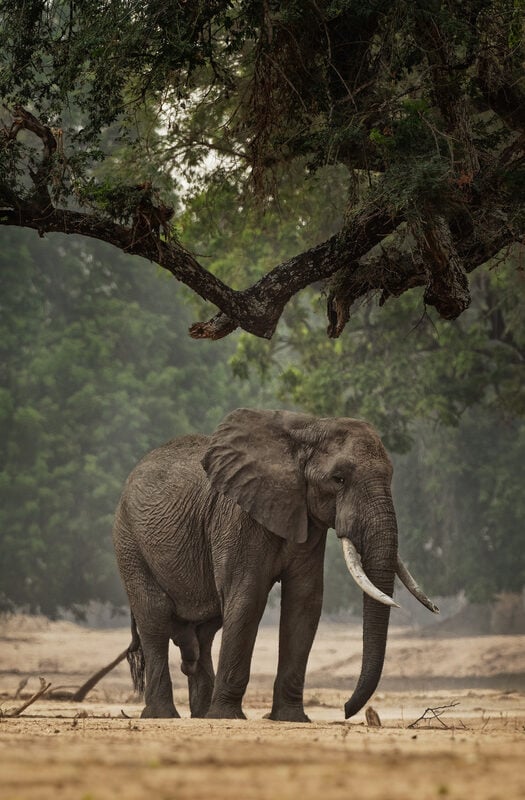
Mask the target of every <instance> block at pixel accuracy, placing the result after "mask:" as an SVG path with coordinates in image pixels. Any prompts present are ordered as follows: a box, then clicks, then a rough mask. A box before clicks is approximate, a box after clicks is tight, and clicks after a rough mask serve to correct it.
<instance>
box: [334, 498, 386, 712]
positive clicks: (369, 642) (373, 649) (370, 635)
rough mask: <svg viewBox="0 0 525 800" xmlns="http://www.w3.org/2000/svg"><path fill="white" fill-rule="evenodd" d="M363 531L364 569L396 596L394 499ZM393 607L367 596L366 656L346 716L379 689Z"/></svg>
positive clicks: (365, 622) (364, 641)
mask: <svg viewBox="0 0 525 800" xmlns="http://www.w3.org/2000/svg"><path fill="white" fill-rule="evenodd" d="M381 506H382V508H381V510H380V512H379V513H377V514H376V515H375V517H372V520H373V521H372V523H371V524H370V525H368V526H367V528H366V530H364V531H363V539H362V542H363V546H362V563H363V569H364V571H365V573H366V575H367V576H368V578H369V579H370V581H371V582H372V584H373V585H374V586H375V587H377V589H379V591H380V592H383V593H384V594H385V595H388V596H389V597H392V594H393V590H394V578H395V574H396V565H397V524H396V518H395V513H394V508H393V505H392V503H391V501H390V502H389V503H388V504H386V507H385V504H384V503H381ZM389 618H390V606H388V605H385V604H384V602H378V600H376V599H373V598H372V597H370V596H369V595H368V594H364V595H363V658H362V664H361V674H360V675H359V679H358V682H357V686H356V688H355V690H354V693H353V695H352V697H351V698H350V699H349V700H348V701H347V703H346V704H345V717H346V719H348V718H349V717H351V716H353V715H354V714H356V713H357V712H358V711H359V710H360V709H361V708H363V706H364V705H365V703H366V702H367V701H368V700H369V698H370V697H371V696H372V694H373V693H374V691H375V690H376V688H377V684H378V683H379V679H380V678H381V673H382V671H383V662H384V658H385V649H386V640H387V634H388V623H389Z"/></svg>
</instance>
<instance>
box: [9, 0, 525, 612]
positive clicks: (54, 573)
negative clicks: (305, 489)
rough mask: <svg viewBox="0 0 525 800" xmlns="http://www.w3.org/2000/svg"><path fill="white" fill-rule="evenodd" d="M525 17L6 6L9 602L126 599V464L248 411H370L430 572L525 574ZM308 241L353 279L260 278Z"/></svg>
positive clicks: (511, 10)
mask: <svg viewBox="0 0 525 800" xmlns="http://www.w3.org/2000/svg"><path fill="white" fill-rule="evenodd" d="M101 9H104V13H102V11H101ZM283 9H284V10H283ZM407 9H408V10H409V13H408V10H407ZM523 9H524V6H523V2H522V1H521V0H497V1H496V0H479V2H478V1H477V0H476V2H474V1H472V2H468V3H459V2H458V3H455V2H448V3H440V2H437V0H435V1H434V0H418V2H417V3H414V4H408V5H404V4H403V3H402V2H395V3H384V2H381V1H380V0H373V1H372V0H370V2H366V3H363V2H361V1H360V2H355V0H340V2H337V3H335V2H328V1H326V2H325V1H323V2H319V3H316V2H312V3H306V4H305V3H295V2H294V3H290V4H286V8H285V7H284V4H279V3H276V2H262V3H261V2H259V1H258V0H243V2H227V1H226V0H216V2H214V3H192V4H187V3H173V4H168V5H167V4H165V3H155V2H153V3H149V4H147V5H146V6H144V4H142V5H139V4H134V3H131V4H127V3H126V2H121V0H111V2H110V1H109V0H108V2H107V3H105V4H103V5H101V4H99V3H97V2H88V1H87V0H86V2H83V3H82V4H77V3H68V2H65V0H56V2H50V3H41V2H38V0H31V2H20V3H18V2H15V3H13V2H10V3H2V2H0V13H1V15H2V23H3V24H2V27H1V29H0V44H1V45H2V50H1V51H0V57H1V58H0V67H1V68H0V89H1V92H2V97H3V98H4V101H5V104H4V107H3V109H2V111H1V114H2V115H3V116H2V126H1V130H0V134H1V136H0V144H1V145H2V147H1V148H0V150H1V152H0V155H1V158H0V178H1V181H0V189H1V191H0V201H1V203H0V223H1V224H2V228H1V239H0V244H1V246H0V549H1V553H2V558H1V560H0V606H1V607H2V608H4V609H9V608H12V607H25V608H27V609H29V610H30V611H32V612H36V611H41V612H43V613H45V614H49V615H56V614H57V613H59V612H60V609H65V608H76V609H77V610H78V609H80V608H81V607H82V606H83V605H84V604H85V603H87V602H88V601H90V600H93V599H96V600H100V601H103V602H111V603H114V604H120V603H122V602H123V601H124V597H123V593H122V589H121V588H120V583H119V580H118V577H117V573H116V567H115V562H114V557H113V552H112V545H111V522H112V515H113V510H114V508H115V505H116V503H117V500H118V496H119V492H120V490H121V487H122V484H123V481H124V480H125V477H126V475H127V474H128V472H129V471H130V469H131V468H132V467H133V466H134V464H135V463H136V461H137V460H138V459H139V458H140V457H141V456H142V455H143V454H144V453H145V452H147V451H148V450H149V449H150V448H152V447H154V446H156V445H158V444H160V443H162V442H164V441H165V440H167V439H169V438H171V437H173V436H177V435H181V434H184V433H187V432H189V431H195V430H198V431H203V432H209V431H211V430H213V428H214V426H215V425H216V424H217V423H218V422H219V421H220V419H221V418H222V417H223V416H224V414H226V413H227V412H228V411H229V410H231V409H232V408H235V407H237V406H241V405H245V406H248V405H249V406H263V407H275V406H283V407H284V406H285V407H287V408H292V409H298V410H304V411H308V412H311V413H314V414H320V415H325V416H328V415H334V416H337V415H345V416H354V417H362V418H365V419H367V420H369V421H370V422H372V423H373V424H374V425H375V426H376V427H377V429H378V431H379V432H380V434H381V436H382V438H383V440H384V442H385V445H386V446H387V448H388V450H389V452H390V453H391V455H392V457H393V460H394V465H395V479H394V495H395V503H396V508H397V514H398V521H399V528H400V541H401V550H402V555H403V558H404V559H405V560H406V561H407V563H409V564H410V568H411V570H412V571H413V572H414V573H415V574H417V575H418V577H419V578H420V579H421V582H422V583H423V585H424V587H425V591H426V592H428V593H432V594H436V595H440V596H443V595H454V594H457V593H458V592H463V593H465V596H466V597H467V599H468V600H469V601H470V602H488V601H491V600H493V599H494V598H495V597H496V596H497V595H498V594H499V593H502V592H509V593H514V594H516V595H518V594H519V593H521V592H522V590H523V586H524V584H525V550H524V548H523V544H522V537H523V519H524V518H525V493H524V492H523V479H522V465H523V463H524V461H525V424H524V420H523V418H524V413H525V398H524V395H523V364H524V361H525V325H524V316H525V310H524V303H523V294H524V285H525V264H524V249H523V244H520V243H519V242H520V241H521V238H522V232H523V216H524V208H525V205H524V195H523V186H524V185H525V172H524V167H523V163H524V160H525V154H524V147H523V143H524V142H525V138H524V137H523V135H522V132H523V130H522V129H523V122H524V120H523V109H524V108H525V104H524V103H523V86H522V84H523ZM115 31H117V33H115ZM349 41H350V42H352V43H353V44H352V47H349V46H348V42H349ZM438 57H439V58H438ZM305 64H306V67H305ZM312 65H313V67H312ZM314 67H315V69H314ZM20 103H24V104H25V106H26V108H24V107H23V106H22V105H19V104H20ZM29 108H30V109H32V111H31V110H28V109H29ZM33 112H34V113H36V114H38V115H39V118H38V117H37V116H34V113H33ZM57 121H58V122H60V126H59V125H58V122H57ZM54 123H57V124H56V125H55V124H54ZM520 131H521V133H520ZM153 187H154V188H153ZM78 209H82V210H83V212H85V213H84V215H83V216H82V215H81V214H80V213H77V212H78ZM146 212H147V213H146ZM75 215H76V216H75ZM148 215H149V216H148ZM155 215H157V216H155ZM159 215H160V216H159ZM75 220H76V222H77V225H78V231H80V232H82V230H85V228H83V227H82V226H85V225H91V226H92V228H91V233H90V235H95V240H87V239H85V238H82V237H81V236H78V237H74V236H66V235H64V234H58V233H53V234H52V235H50V236H45V237H43V234H44V233H45V231H46V229H47V230H51V231H57V230H66V229H68V225H70V224H73V221H75ZM79 220H80V222H79ZM17 226H21V227H24V226H26V227H27V228H31V227H32V228H34V229H37V230H38V232H39V233H40V234H42V236H41V237H39V236H38V235H37V233H36V232H35V230H27V229H26V230H23V229H19V228H17ZM78 231H77V232H78ZM93 231H95V234H93ZM108 231H109V232H110V233H109V234H108ZM363 231H364V232H365V234H366V236H364V238H365V242H364V244H362V250H363V253H362V255H363V254H364V256H365V262H364V263H361V265H360V266H358V268H357V270H356V269H355V266H356V259H357V255H359V254H357V255H356V252H355V251H354V249H353V248H354V243H355V241H358V240H359V237H360V235H361V233H362V232H363ZM485 234H486V235H485ZM363 235H364V234H363ZM104 236H105V237H106V240H108V241H109V240H112V237H113V239H114V240H115V241H120V242H121V243H122V242H123V243H124V244H123V245H122V249H124V250H126V249H128V250H133V249H134V251H135V252H138V251H139V250H140V247H142V248H143V250H144V252H145V253H148V254H149V257H150V258H151V260H152V261H155V260H156V259H157V260H158V263H162V265H163V266H165V267H166V269H168V268H169V269H171V268H172V267H173V264H174V263H175V264H176V268H173V269H172V271H174V270H175V274H178V276H179V277H180V276H181V274H182V277H181V280H184V276H185V275H192V276H193V277H194V278H195V276H197V278H196V280H197V282H198V281H201V283H202V282H203V281H204V285H205V289H206V291H203V292H201V294H202V296H208V297H209V296H210V295H209V291H210V286H211V287H212V288H213V290H214V291H215V295H214V297H215V298H216V300H217V301H215V299H214V303H215V305H216V306H217V307H219V308H220V309H221V313H219V315H218V316H217V317H214V318H213V319H212V320H210V321H209V322H208V323H206V322H205V320H207V319H209V317H210V313H214V312H216V308H215V309H211V310H210V306H209V305H208V306H205V305H204V304H203V303H202V301H201V300H198V299H197V297H196V296H195V294H192V293H191V292H190V290H189V289H188V288H186V287H183V286H181V285H178V284H176V283H175V281H174V280H173V278H172V277H171V276H170V275H169V274H168V272H167V271H166V270H162V269H161V268H160V267H157V266H155V265H154V264H151V263H148V262H147V261H145V260H141V259H140V258H138V257H137V256H130V255H125V254H124V253H123V252H122V250H117V249H116V248H112V247H111V246H110V245H109V244H106V243H104V242H102V241H96V239H97V237H98V238H104ZM42 237H43V238H42ZM119 237H120V239H119ZM319 243H324V244H319ZM374 243H377V247H378V248H379V249H378V250H374V247H373V245H374ZM139 245H140V247H139ZM186 248H189V249H191V254H190V253H189V252H188V250H187V249H186ZM316 248H317V249H316ZM192 254H193V255H192ZM297 254H301V255H300V256H298V261H296V262H290V263H291V265H292V267H294V265H295V266H297V264H300V266H301V269H302V272H303V274H304V273H308V274H310V272H309V264H310V262H314V261H315V259H316V258H318V261H319V263H318V264H317V266H319V264H320V266H321V268H322V269H323V270H325V272H324V273H323V274H324V277H327V276H330V275H335V278H336V280H335V283H332V284H326V283H325V282H322V281H320V280H319V281H315V280H313V279H312V281H311V285H310V287H309V288H308V289H305V290H304V291H302V292H301V293H300V294H299V293H297V292H298V288H303V284H304V285H307V284H308V281H303V283H301V280H302V278H301V274H300V273H301V270H299V269H296V270H295V277H297V275H299V278H300V280H299V283H300V284H301V285H300V286H299V283H298V284H297V285H294V287H293V290H290V291H289V292H288V293H287V294H286V292H285V294H286V302H283V304H282V308H281V306H280V305H279V308H278V309H277V311H278V313H277V314H276V315H272V295H271V292H269V293H268V294H267V296H266V297H265V298H264V297H263V296H262V295H261V296H260V297H257V293H256V292H255V294H254V291H253V286H252V289H250V290H246V292H245V291H237V294H236V293H235V290H238V289H239V287H241V288H242V287H244V286H246V284H247V283H248V284H249V283H250V282H251V283H253V282H255V281H257V280H258V279H259V278H261V276H266V275H267V274H268V270H269V269H271V268H272V267H273V266H274V265H275V264H280V265H283V264H284V266H285V267H286V260H287V259H291V258H292V257H294V256H296V255H297ZM319 254H321V255H322V258H320V257H319ZM447 254H448V255H449V256H451V258H450V259H448V260H447V259H446V258H444V255H447ZM161 256H162V257H161ZM170 258H171V261H170ZM177 259H179V261H180V262H181V263H182V264H183V266H184V269H182V268H180V265H179V266H177V264H178V263H179V262H177ZM195 259H199V260H200V261H202V262H203V264H204V265H205V270H202V269H201V267H200V266H199V267H198V269H197V268H195ZM338 259H340V261H338ZM367 259H368V261H367ZM445 262H446V268H445V269H444V270H443V269H442V270H441V271H440V270H439V269H438V267H437V266H436V264H437V265H439V263H441V264H443V263H445ZM427 263H432V264H433V265H434V267H435V272H433V271H432V270H429V269H427V267H425V264H427ZM422 264H423V267H422V266H421V265H422ZM480 264H482V266H480ZM170 265H171V266H170ZM392 265H394V266H396V265H397V266H398V267H399V271H398V272H396V271H395V270H394V271H392ZM458 265H459V266H458ZM288 266H290V264H288ZM339 267H340V269H339V272H337V271H336V268H339ZM448 267H450V270H449V271H448V272H447V269H448ZM177 269H179V272H178V273H177ZM291 272H293V269H292V270H289V272H288V273H286V269H285V270H284V274H288V277H289V274H290V273H291ZM467 272H468V280H467ZM363 273H364V278H360V279H359V280H357V279H356V275H358V274H361V275H362V274H363ZM280 274H283V270H281V273H280ZM338 276H339V277H338ZM216 279H219V281H222V282H223V286H222V289H221V287H220V285H219V283H218V281H217V280H216ZM356 280H357V283H358V284H359V285H358V286H356ZM206 281H207V283H206ZM270 283H271V282H270ZM274 283H275V282H274ZM188 285H191V281H190V283H189V284H188ZM217 287H219V288H217ZM224 287H226V288H224ZM228 287H233V291H232V290H231V289H230V288H228ZM192 288H193V289H194V291H197V290H196V289H195V286H193V287H192ZM270 288H271V287H270ZM274 288H275V287H274ZM278 288H279V287H278ZM282 288H283V287H282V286H281V289H282ZM285 288H286V287H285ZM279 291H280V290H279ZM207 292H208V294H207ZM239 296H240V297H241V298H242V300H243V302H241V303H238V304H237V305H238V306H239V307H236V305H235V302H236V298H237V299H238V298H239ZM327 296H328V312H329V314H328V315H329V326H330V329H331V335H338V334H341V333H342V334H343V335H341V336H340V337H339V338H337V339H332V338H327V336H326V319H323V310H324V307H325V306H326V300H327ZM254 297H256V299H257V300H258V301H261V297H262V299H263V300H265V302H262V301H261V303H260V304H262V306H264V307H265V315H263V316H264V318H265V320H266V322H264V320H263V322H264V324H268V325H270V328H271V326H272V325H273V324H274V323H275V324H277V322H276V320H277V319H278V318H279V317H280V321H279V324H278V327H277V329H276V332H275V333H274V334H273V337H272V339H271V340H270V341H267V340H266V339H264V338H255V337H254V336H251V335H249V334H247V333H245V332H242V333H241V332H238V331H235V332H234V333H232V331H234V330H235V329H236V327H237V326H238V325H239V326H241V327H242V326H243V325H244V326H245V330H248V329H250V326H252V327H253V326H255V328H256V333H257V336H263V337H264V336H266V333H267V331H266V329H265V328H264V326H263V322H261V320H259V321H257V320H255V321H254V319H252V318H251V317H250V313H251V309H253V308H254V307H256V306H257V303H254ZM279 297H280V295H279ZM290 297H291V298H292V299H290ZM232 298H233V299H232ZM389 298H390V299H389ZM281 299H282V298H281ZM288 300H289V302H288ZM385 300H388V302H385ZM223 301H224V305H223V306H221V302H223ZM378 301H379V302H378ZM241 306H242V307H241ZM244 306H246V309H248V311H247V316H246V317H245V316H243V308H244ZM350 311H351V313H350ZM248 312H250V313H248ZM229 314H230V315H233V316H228V315H229ZM235 314H237V315H238V316H237V317H236V316H235ZM248 317H249V319H248ZM443 317H448V318H447V319H444V318H443ZM195 318H198V320H199V321H200V323H201V325H202V327H200V328H199V325H197V327H196V328H195V326H194V329H193V331H194V334H195V331H197V334H198V335H200V334H202V332H203V331H204V334H202V335H205V336H209V335H226V334H230V335H229V336H228V337H227V338H224V339H221V340H220V341H215V342H212V341H196V340H195V339H191V338H189V337H188V335H187V329H188V326H189V324H190V322H191V321H192V320H195ZM257 325H259V326H260V327H259V328H257ZM261 326H263V327H261ZM343 328H344V332H343ZM261 331H263V332H262V333H261ZM199 332H200V334H199ZM326 576H327V580H326V591H325V611H328V612H335V611H337V610H339V609H341V608H348V607H351V606H353V605H354V604H355V603H356V602H357V595H356V594H355V593H353V592H352V589H351V587H350V586H349V585H348V581H347V579H346V575H345V571H344V565H343V564H342V559H341V558H340V557H339V553H338V552H337V546H336V540H335V537H333V536H332V537H330V545H329V548H328V553H327V559H326Z"/></svg>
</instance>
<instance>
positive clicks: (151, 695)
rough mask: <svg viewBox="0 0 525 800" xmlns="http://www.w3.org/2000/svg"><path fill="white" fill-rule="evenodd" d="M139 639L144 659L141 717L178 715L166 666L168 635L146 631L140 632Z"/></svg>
mask: <svg viewBox="0 0 525 800" xmlns="http://www.w3.org/2000/svg"><path fill="white" fill-rule="evenodd" d="M141 641H142V649H143V650H144V659H145V661H146V690H145V693H144V698H145V701H146V705H145V707H144V709H143V711H142V714H141V717H143V718H146V717H156V718H160V717H180V714H179V713H178V711H177V709H176V708H175V704H174V702H173V687H172V685H171V677H170V672H169V667H168V649H169V641H170V640H169V636H168V635H164V634H160V633H157V632H149V631H148V632H146V633H145V634H141Z"/></svg>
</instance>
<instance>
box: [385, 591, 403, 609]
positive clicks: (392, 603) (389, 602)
mask: <svg viewBox="0 0 525 800" xmlns="http://www.w3.org/2000/svg"><path fill="white" fill-rule="evenodd" d="M380 602H381V603H384V604H385V606H392V608H401V606H400V605H399V603H396V601H395V600H394V599H393V597H390V596H389V595H388V594H384V595H383V597H382V598H381V600H380Z"/></svg>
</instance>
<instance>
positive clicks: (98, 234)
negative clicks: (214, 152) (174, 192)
mask: <svg viewBox="0 0 525 800" xmlns="http://www.w3.org/2000/svg"><path fill="white" fill-rule="evenodd" d="M21 130H27V131H30V132H31V133H33V134H34V135H35V136H37V137H38V138H39V139H40V140H41V142H42V148H43V155H42V161H41V164H40V166H39V168H38V169H37V170H36V171H33V172H32V173H31V176H32V180H33V184H34V191H33V192H32V193H29V196H28V195H27V194H26V195H25V197H19V196H17V195H16V193H15V192H14V190H13V187H12V186H7V185H1V184H0V224H1V225H14V226H19V227H27V228H32V229H35V230H37V231H38V232H39V233H40V234H41V235H43V234H45V233H52V232H60V233H67V234H78V235H82V236H88V237H91V238H95V239H99V240H101V241H104V242H108V243H109V244H112V245H114V246H115V247H118V248H119V249H120V250H122V251H123V252H126V253H130V254H133V255H138V256H142V257H143V258H146V259H148V260H150V261H153V262H155V263H158V264H159V265H160V266H161V267H163V268H164V269H166V270H168V271H169V272H170V273H171V274H172V275H173V276H174V277H175V278H177V280H179V281H181V282H182V283H184V284H186V285H187V286H188V287H189V288H190V289H192V290H193V291H194V292H195V293H196V294H197V295H199V296H200V297H202V298H203V299H204V300H207V301H210V302H211V303H213V304H214V305H215V306H216V307H217V308H218V309H219V313H217V314H215V315H214V316H213V318H212V319H210V320H209V321H208V322H199V323H196V324H194V325H193V326H192V327H191V328H190V335H191V336H193V337H194V338H208V339H220V338H223V337H224V336H227V335H228V334H229V333H231V332H232V331H233V330H235V329H236V328H237V327H241V328H243V329H244V330H245V331H247V332H249V333H252V334H254V335H255V336H259V337H263V338H268V339H269V338H271V337H272V335H273V333H274V332H275V329H276V327H277V323H278V321H279V319H280V317H281V314H282V312H283V309H284V308H285V306H286V304H287V303H288V301H289V300H290V299H291V298H292V297H293V296H294V295H295V294H296V293H297V292H299V291H301V290H302V289H304V288H305V287H307V286H309V285H311V284H314V283H317V282H319V281H325V280H327V279H329V278H331V277H332V276H336V280H335V281H334V283H333V285H332V287H331V292H330V295H329V298H328V318H329V328H328V332H329V335H331V336H338V335H339V334H340V333H341V331H342V330H343V328H344V326H345V324H346V322H347V321H348V319H349V315H350V307H351V305H352V303H353V302H355V300H357V299H359V298H360V297H364V296H366V295H367V294H368V293H369V292H370V291H375V290H379V291H381V293H382V296H381V299H382V302H384V301H385V299H386V298H387V297H389V296H399V295H400V294H402V293H403V292H404V291H407V290H408V289H410V288H412V287H413V286H418V285H423V286H426V287H427V291H426V294H425V300H426V302H427V303H430V304H432V305H435V307H436V308H437V309H438V311H439V312H440V313H441V314H442V315H443V316H445V317H446V318H449V319H450V318H454V317H455V316H457V315H458V314H459V313H461V311H462V310H463V309H464V308H466V307H467V305H468V286H467V278H466V274H467V273H468V272H470V271H471V270H472V269H475V268H476V267H477V266H479V264H481V263H483V262H484V261H486V260H487V259H488V258H490V257H491V256H492V255H494V254H495V253H496V252H498V250H501V248H503V247H504V246H505V245H506V244H510V243H511V242H513V241H516V236H517V234H516V231H513V230H511V227H510V226H506V225H505V224H502V221H501V215H500V216H499V217H497V220H496V222H495V224H494V232H493V235H491V236H490V237H487V236H484V235H483V232H482V231H483V228H484V227H485V226H486V221H487V219H488V217H490V213H487V210H484V211H483V213H482V214H480V215H479V217H480V219H479V225H478V226H477V229H476V220H475V219H474V220H473V223H472V225H471V228H472V230H470V231H465V232H464V231H460V232H459V233H458V234H456V232H454V235H453V234H452V232H451V230H450V227H449V225H448V223H447V221H446V220H445V219H444V217H440V216H439V215H435V216H431V215H429V218H428V224H427V225H426V226H425V230H424V236H421V235H419V237H418V238H419V240H420V241H419V243H418V245H417V247H415V248H412V252H411V253H409V251H408V250H407V251H406V252H404V251H403V248H402V247H401V248H400V244H399V230H400V229H399V226H400V224H401V223H402V222H403V218H402V216H401V215H398V214H394V213H393V212H392V211H391V210H390V209H389V208H388V206H387V205H386V204H385V205H382V203H381V199H380V196H379V192H377V193H375V194H374V192H373V191H372V192H371V194H370V197H369V198H368V200H367V201H366V202H365V203H364V204H363V206H362V207H360V208H358V209H354V210H353V212H352V214H351V215H350V216H349V217H348V218H347V220H346V222H345V225H344V228H343V229H342V230H341V231H340V232H339V233H338V234H336V235H334V236H332V237H331V238H330V239H328V240H327V241H325V242H322V243H320V244H318V245H316V246H315V247H312V248H311V249H309V250H307V251H305V252H303V253H300V254H298V255H296V256H294V257H293V258H290V259H288V260H287V261H285V262H283V263H281V264H279V265H278V266H276V267H275V268H274V269H272V270H270V271H269V272H268V273H267V274H266V275H264V276H263V277H262V278H260V279H259V280H258V281H257V282H256V283H254V284H253V285H252V286H250V287H248V288H246V289H244V290H240V291H239V290H235V289H232V288H231V287H230V286H228V285H226V284H225V283H223V282H222V281H221V280H220V279H219V278H217V277H216V276H215V275H213V274H212V273H210V272H209V271H208V270H206V269H205V268H204V267H203V266H202V265H201V264H200V263H199V262H198V261H197V259H196V258H195V257H194V256H193V255H192V254H191V253H189V252H188V251H187V250H186V249H185V248H184V247H182V246H181V245H180V244H179V243H178V242H177V241H175V240H166V239H165V238H162V237H161V231H160V227H159V226H157V227H156V228H155V227H151V226H150V227H148V228H147V230H146V228H145V229H144V230H145V233H144V235H137V226H134V225H131V226H128V225H125V224H122V223H119V222H116V221H114V220H112V219H110V218H109V217H108V216H104V215H102V214H100V213H97V212H83V211H73V210H70V209H67V208H56V207H55V206H54V205H53V204H52V202H51V198H50V193H49V188H48V182H49V181H50V179H51V171H52V160H53V154H54V153H55V150H56V140H55V138H54V135H53V132H52V130H51V129H50V128H49V127H47V126H46V125H43V124H42V123H40V122H39V121H38V120H37V119H36V118H35V117H34V116H33V115H32V114H30V112H27V111H25V110H24V109H20V108H18V109H16V111H15V114H14V117H13V124H12V126H11V128H9V129H7V128H6V129H4V132H3V134H4V135H3V137H2V142H0V144H3V146H4V147H8V146H9V144H10V143H11V142H13V141H14V139H15V138H16V136H17V135H18V132H19V131H21ZM518 149H519V148H518ZM512 155H513V158H515V157H516V158H519V157H520V154H519V152H518V153H517V154H516V153H513V154H512ZM141 196H142V195H141ZM148 197H149V198H150V199H149V203H150V206H151V209H153V211H154V210H155V208H156V207H155V205H154V202H153V199H154V195H153V194H151V193H150V195H148ZM150 206H148V209H149V208H150ZM151 209H150V210H151ZM164 210H165V209H164ZM495 216H497V215H495ZM396 229H399V230H398V233H397V234H396V237H393V239H392V241H389V239H388V236H389V234H392V233H393V232H394V231H396ZM518 237H519V234H518ZM379 243H382V244H381V247H380V248H379V249H378V248H377V245H379ZM374 248H376V250H374ZM496 248H497V249H496Z"/></svg>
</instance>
